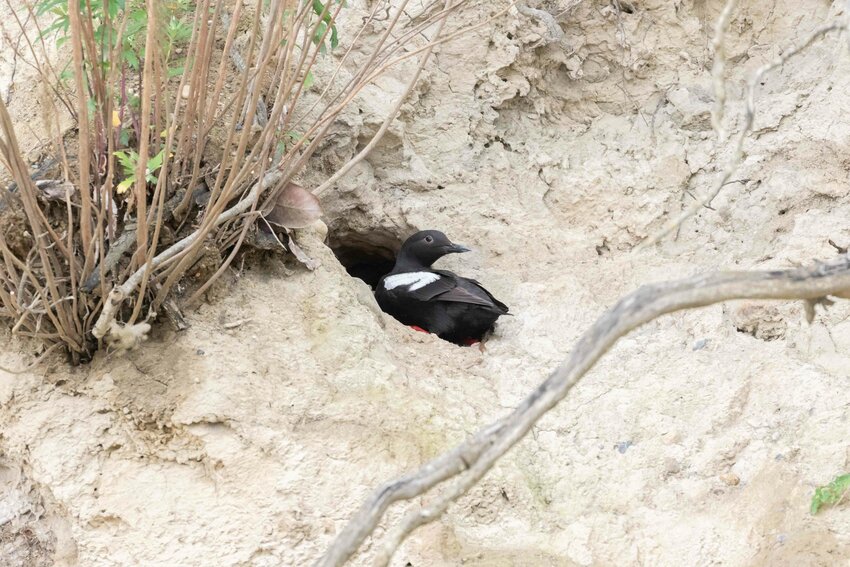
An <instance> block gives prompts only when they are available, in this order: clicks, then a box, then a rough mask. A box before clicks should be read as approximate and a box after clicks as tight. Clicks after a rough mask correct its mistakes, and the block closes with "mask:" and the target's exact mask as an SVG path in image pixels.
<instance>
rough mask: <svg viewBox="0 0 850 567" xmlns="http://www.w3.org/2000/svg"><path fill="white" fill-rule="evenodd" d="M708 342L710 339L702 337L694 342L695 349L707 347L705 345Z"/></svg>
mask: <svg viewBox="0 0 850 567" xmlns="http://www.w3.org/2000/svg"><path fill="white" fill-rule="evenodd" d="M707 344H708V339H700V340H698V341H697V342H695V343H694V350H695V351H697V350H702V349H704V348H705V345H707Z"/></svg>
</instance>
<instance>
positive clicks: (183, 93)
mask: <svg viewBox="0 0 850 567" xmlns="http://www.w3.org/2000/svg"><path fill="white" fill-rule="evenodd" d="M190 94H192V87H191V86H190V85H183V90H182V91H181V92H180V95H181V96H182V97H183V98H189V95H190Z"/></svg>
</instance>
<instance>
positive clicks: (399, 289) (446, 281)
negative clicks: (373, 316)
mask: <svg viewBox="0 0 850 567" xmlns="http://www.w3.org/2000/svg"><path fill="white" fill-rule="evenodd" d="M468 251H469V248H466V247H465V246H461V245H459V244H453V243H452V242H451V241H450V240H449V239H448V237H446V235H445V234H443V233H442V232H440V231H438V230H423V231H420V232H417V233H416V234H414V235H413V236H411V237H410V238H408V239H407V240H405V241H404V244H403V245H402V247H401V251H400V252H399V254H398V257H397V258H396V261H395V266H394V267H393V269H392V271H391V272H390V273H388V274H387V275H385V276H384V277H383V278H381V280H380V281H379V282H378V287H377V289H376V290H375V299H377V300H378V305H380V306H381V309H383V310H384V311H385V312H386V313H389V314H390V315H392V316H393V317H395V318H396V319H398V320H399V321H400V322H401V323H403V324H405V325H408V326H410V327H413V328H414V329H416V330H422V331H425V332H428V333H434V334H435V335H437V336H439V337H440V338H441V339H444V340H447V341H450V342H453V343H457V344H471V343H475V342H478V341H479V340H480V339H481V338H482V337H483V335H484V334H485V333H486V332H487V331H489V330H490V329H491V328H492V327H493V323H495V322H496V319H498V318H499V317H500V316H502V315H506V314H507V313H508V307H507V306H506V305H505V304H504V303H502V302H501V301H499V300H498V299H496V298H495V297H493V295H492V294H491V293H490V292H489V291H487V290H486V289H484V287H483V286H482V285H481V284H480V283H478V282H477V281H475V280H471V279H468V278H462V277H460V276H458V275H456V274H453V273H452V272H448V271H445V270H433V269H431V264H433V263H434V262H436V261H437V260H439V259H440V258H442V257H443V256H445V255H446V254H453V253H457V252H468Z"/></svg>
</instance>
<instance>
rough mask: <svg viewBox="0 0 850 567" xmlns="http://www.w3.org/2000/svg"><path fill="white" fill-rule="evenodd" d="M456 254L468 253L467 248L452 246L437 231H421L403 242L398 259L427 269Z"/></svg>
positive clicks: (446, 238) (451, 243) (445, 237)
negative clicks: (447, 256)
mask: <svg viewBox="0 0 850 567" xmlns="http://www.w3.org/2000/svg"><path fill="white" fill-rule="evenodd" d="M458 252H469V248H467V247H466V246H461V245H460V244H454V243H453V242H452V241H451V240H449V238H448V237H447V236H446V235H445V234H443V233H442V232H440V231H439V230H421V231H419V232H417V233H416V234H414V235H413V236H411V237H410V238H408V239H407V240H405V241H404V244H402V245H401V251H400V252H399V254H398V257H399V260H400V261H403V262H406V263H410V264H412V265H415V266H421V267H429V266H430V265H431V264H433V263H434V262H436V261H437V260H439V259H440V258H442V257H443V256H445V255H446V254H455V253H458Z"/></svg>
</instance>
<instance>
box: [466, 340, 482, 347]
mask: <svg viewBox="0 0 850 567" xmlns="http://www.w3.org/2000/svg"><path fill="white" fill-rule="evenodd" d="M480 342H481V341H480V340H478V339H463V345H464V346H472V345H476V344H478V343H480Z"/></svg>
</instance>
